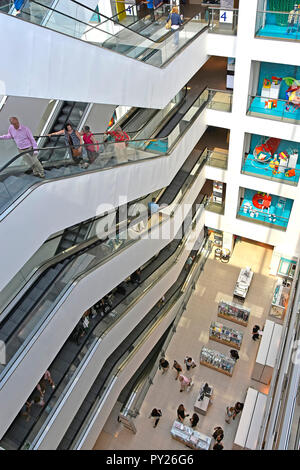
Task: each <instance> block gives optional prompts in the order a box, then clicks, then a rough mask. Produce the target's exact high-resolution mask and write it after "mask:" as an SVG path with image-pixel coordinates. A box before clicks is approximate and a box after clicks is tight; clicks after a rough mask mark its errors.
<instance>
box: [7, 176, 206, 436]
mask: <svg viewBox="0 0 300 470" xmlns="http://www.w3.org/2000/svg"><path fill="white" fill-rule="evenodd" d="M204 181H205V176H204V171H203V168H202V171H201V172H200V174H199V175H198V176H197V177H196V178H195V181H194V182H193V185H192V187H191V188H190V190H189V191H188V192H187V194H186V195H185V197H184V198H183V200H182V202H181V205H180V206H179V207H177V209H176V210H175V211H174V217H173V218H172V222H171V228H172V227H173V230H172V231H171V232H169V235H168V237H165V238H162V237H160V226H159V225H157V226H156V227H154V228H153V230H152V233H151V238H148V236H147V234H146V235H145V236H143V237H142V238H141V239H140V240H137V241H136V242H134V243H131V244H130V245H129V246H128V247H127V248H125V249H123V250H122V249H121V250H120V251H119V253H118V255H117V256H112V257H111V258H110V259H109V260H107V261H106V262H104V263H103V264H102V265H100V266H99V267H97V268H95V269H94V270H93V271H92V272H90V273H89V274H87V275H85V276H83V277H82V278H81V279H80V280H78V279H77V280H76V281H75V282H74V284H73V285H72V286H71V287H70V288H69V289H68V291H67V292H66V294H65V295H64V297H62V299H60V300H59V301H58V303H57V304H56V306H55V308H54V309H53V310H52V311H51V313H49V315H48V317H47V319H45V320H43V322H42V324H41V325H40V327H39V329H38V331H37V332H36V333H35V334H34V335H33V337H32V338H31V339H30V341H29V342H28V345H27V350H26V354H25V353H24V354H19V356H18V357H17V358H16V359H15V361H14V364H13V366H12V367H11V368H10V369H9V371H8V372H7V374H6V375H5V376H4V378H3V379H2V381H1V382H0V410H1V422H0V438H1V437H2V436H3V434H4V433H5V431H6V430H7V428H8V427H9V426H10V424H11V422H12V421H13V420H14V418H15V416H16V415H17V413H18V412H19V410H20V409H21V407H22V405H23V404H24V401H25V400H26V397H28V396H29V395H30V393H31V392H32V390H33V388H34V387H35V384H37V383H38V381H39V379H40V377H41V376H42V374H43V372H44V371H45V370H46V369H47V367H48V366H49V364H50V363H51V362H52V361H53V359H54V358H55V356H56V355H57V352H58V351H59V350H60V348H61V347H62V346H63V344H64V342H65V341H66V339H67V337H68V336H69V335H70V334H71V332H72V331H73V329H74V327H75V326H76V324H77V323H78V321H79V320H80V318H81V316H82V312H85V311H86V310H87V309H88V308H90V307H91V306H92V305H94V304H95V303H96V302H97V301H98V300H99V298H102V297H103V296H104V295H105V294H107V293H108V292H110V291H111V290H112V289H113V288H114V287H116V286H117V285H118V284H119V283H120V282H122V281H123V280H124V279H126V278H127V277H128V276H129V275H130V274H131V273H132V272H134V271H135V270H136V269H137V268H138V267H139V266H142V265H143V264H144V263H145V262H146V261H148V260H149V259H150V258H151V257H152V256H154V255H155V254H156V253H158V252H159V251H160V250H162V249H163V248H164V247H165V246H166V245H167V244H169V243H170V241H171V240H172V238H173V237H174V236H175V234H177V233H178V231H179V229H180V227H181V225H182V222H183V220H184V219H185V215H184V214H183V211H182V207H183V206H184V204H192V203H193V202H194V201H195V199H196V197H197V196H198V194H199V190H200V188H201V187H202V186H203V183H204ZM169 220H170V219H167V220H165V221H164V222H162V225H161V230H162V233H168V230H166V229H167V228H168V227H169V228H170V224H169ZM201 228H202V227H201ZM170 233H171V235H170ZM128 328H129V329H128V330H127V331H130V325H128ZM112 331H114V329H113V330H112ZM112 342H113V341H112ZM1 404H2V405H1Z"/></svg>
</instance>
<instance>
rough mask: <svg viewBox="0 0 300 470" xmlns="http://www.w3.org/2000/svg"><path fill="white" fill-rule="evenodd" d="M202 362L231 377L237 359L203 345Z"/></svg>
mask: <svg viewBox="0 0 300 470" xmlns="http://www.w3.org/2000/svg"><path fill="white" fill-rule="evenodd" d="M200 364H202V365H203V366H206V367H209V368H210V369H214V370H217V371H218V372H221V373H222V374H225V375H229V377H231V376H232V373H233V369H234V366H235V361H234V360H233V359H232V358H231V357H228V356H225V354H222V353H220V352H219V351H216V350H214V349H208V348H206V347H205V346H203V348H202V349H201V353H200Z"/></svg>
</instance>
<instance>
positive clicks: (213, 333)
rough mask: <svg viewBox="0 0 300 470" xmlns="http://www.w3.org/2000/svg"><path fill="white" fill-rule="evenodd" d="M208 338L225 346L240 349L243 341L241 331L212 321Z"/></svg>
mask: <svg viewBox="0 0 300 470" xmlns="http://www.w3.org/2000/svg"><path fill="white" fill-rule="evenodd" d="M209 339H211V340H212V341H217V342H218V343H222V344H225V345H226V346H232V347H234V348H236V349H240V348H241V344H242V341H243V333H241V332H240V331H238V330H235V329H233V328H228V327H227V326H226V325H223V324H222V323H219V322H212V323H211V325H210V328H209Z"/></svg>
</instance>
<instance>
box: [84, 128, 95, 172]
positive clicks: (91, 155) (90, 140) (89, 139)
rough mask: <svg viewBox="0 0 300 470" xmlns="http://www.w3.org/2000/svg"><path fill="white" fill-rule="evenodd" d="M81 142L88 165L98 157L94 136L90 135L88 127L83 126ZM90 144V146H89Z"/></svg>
mask: <svg viewBox="0 0 300 470" xmlns="http://www.w3.org/2000/svg"><path fill="white" fill-rule="evenodd" d="M82 138H83V142H84V143H85V148H86V151H87V155H88V159H89V162H90V163H93V162H94V161H95V160H96V158H97V157H98V150H99V145H97V144H98V142H97V141H96V139H95V137H94V134H92V132H91V129H90V128H89V126H84V128H83V134H82ZM89 144H91V145H89Z"/></svg>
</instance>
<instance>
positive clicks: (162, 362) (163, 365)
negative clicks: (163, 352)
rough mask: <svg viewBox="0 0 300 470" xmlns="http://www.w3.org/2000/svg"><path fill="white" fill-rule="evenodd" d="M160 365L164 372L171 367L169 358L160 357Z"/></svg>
mask: <svg viewBox="0 0 300 470" xmlns="http://www.w3.org/2000/svg"><path fill="white" fill-rule="evenodd" d="M158 367H159V369H161V370H162V373H163V374H164V373H165V372H167V370H168V369H169V362H168V361H167V359H166V358H165V357H161V358H160V360H159V366H158Z"/></svg>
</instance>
